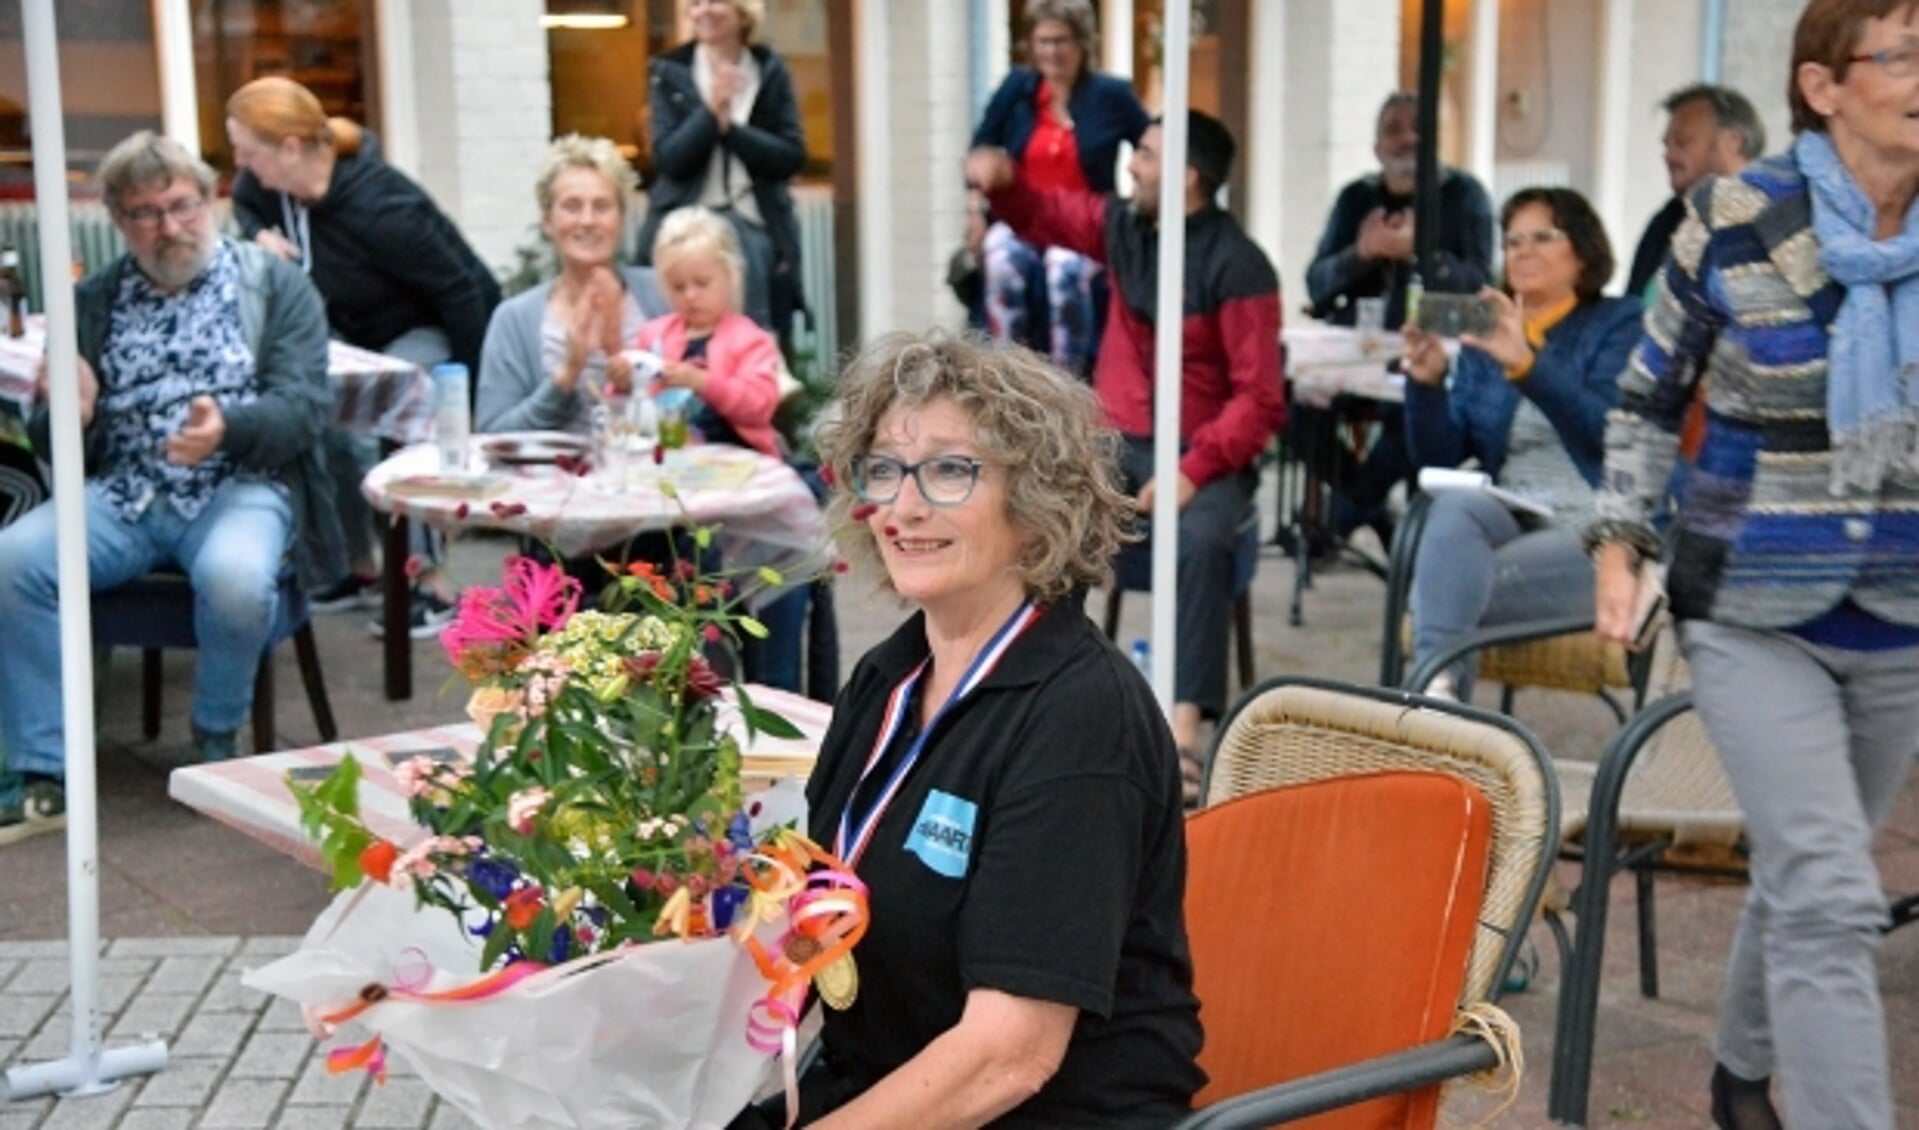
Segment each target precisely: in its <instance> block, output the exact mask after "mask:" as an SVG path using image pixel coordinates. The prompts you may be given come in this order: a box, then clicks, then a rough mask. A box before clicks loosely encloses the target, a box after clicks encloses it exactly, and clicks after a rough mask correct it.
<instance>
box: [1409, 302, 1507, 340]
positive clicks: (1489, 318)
mask: <svg viewBox="0 0 1919 1130" xmlns="http://www.w3.org/2000/svg"><path fill="white" fill-rule="evenodd" d="M1413 324H1414V325H1416V326H1418V327H1419V328H1420V329H1422V330H1424V331H1426V332H1427V333H1429V334H1436V335H1438V336H1440V337H1458V336H1460V335H1461V334H1475V335H1478V336H1481V337H1483V336H1485V335H1487V334H1490V333H1492V332H1493V330H1494V328H1496V327H1497V326H1498V324H1499V311H1497V310H1495V309H1493V304H1492V303H1491V302H1489V301H1487V300H1486V299H1484V298H1481V297H1479V296H1478V295H1476V294H1435V293H1433V292H1432V291H1427V292H1426V293H1424V294H1422V295H1420V296H1419V313H1418V315H1417V317H1416V318H1415V319H1414V323H1413Z"/></svg>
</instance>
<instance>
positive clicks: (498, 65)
mask: <svg viewBox="0 0 1919 1130" xmlns="http://www.w3.org/2000/svg"><path fill="white" fill-rule="evenodd" d="M409 7H410V12H411V18H412V29H411V31H412V40H413V58H412V59H411V60H410V63H411V66H410V67H408V66H402V67H400V68H397V70H398V72H399V75H400V76H401V78H402V79H403V80H405V79H409V78H410V80H411V82H412V84H413V95H414V99H415V104H416V106H417V113H418V122H419V129H418V147H419V152H418V157H417V163H416V167H417V169H418V170H419V177H418V179H419V181H420V183H421V185H422V186H424V187H425V188H426V190H427V191H428V192H429V193H431V194H432V195H433V198H434V200H435V201H437V202H438V203H439V205H440V207H441V208H442V209H444V210H445V211H446V213H447V215H448V216H450V217H452V218H453V220H454V222H455V223H457V224H459V225H460V229H461V230H462V231H463V232H464V233H465V234H466V238H467V242H469V243H471V244H472V245H473V249H474V251H476V252H478V253H479V256H480V258H481V259H482V260H484V261H485V262H487V263H489V264H491V265H493V266H494V267H496V268H501V267H505V266H507V265H509V264H510V263H511V262H512V261H513V250H514V248H515V247H518V246H519V245H520V244H522V243H524V242H526V241H527V240H528V239H530V238H531V231H532V227H531V225H533V224H534V222H535V221H536V220H537V216H536V215H535V210H536V209H535V205H534V202H533V179H534V176H535V175H536V174H537V173H538V171H539V165H540V160H541V157H542V156H543V155H544V154H545V152H546V146H547V142H548V140H549V138H550V136H551V132H552V94H551V90H550V88H549V86H548V84H547V52H546V33H545V31H543V30H542V29H541V28H540V14H541V13H542V12H543V11H544V10H545V5H544V4H543V3H542V0H486V2H485V3H483V4H476V3H456V2H455V0H410V3H409Z"/></svg>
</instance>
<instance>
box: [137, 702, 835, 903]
mask: <svg viewBox="0 0 1919 1130" xmlns="http://www.w3.org/2000/svg"><path fill="white" fill-rule="evenodd" d="M747 693H748V694H749V695H751V696H752V699H753V705H755V706H757V707H760V708H761V709H765V710H771V711H773V712H775V713H777V714H779V715H781V716H782V717H784V718H785V719H786V720H787V721H789V722H791V723H793V725H794V726H796V727H798V728H799V730H800V732H801V733H802V734H803V735H804V736H803V737H801V738H796V739H780V738H771V737H767V736H765V735H761V736H760V737H759V738H757V739H755V740H754V741H753V743H752V744H750V745H748V746H747V747H746V749H745V754H744V757H743V762H744V774H745V777H746V779H747V782H748V784H749V786H753V785H765V784H767V783H769V782H774V781H779V780H791V779H795V778H799V779H804V778H805V776H806V775H807V774H808V773H809V772H811V771H812V768H813V759H814V758H815V757H816V756H818V753H819V743H820V741H821V739H822V738H824V737H825V736H826V726H827V723H828V722H830V721H831V720H832V715H833V708H832V707H830V706H828V705H827V704H825V703H822V702H814V701H813V700H812V699H808V698H801V697H800V696H798V695H795V694H789V693H787V692H785V691H778V690H774V689H773V688H771V687H758V686H749V687H748V688H747ZM732 694H733V692H732V691H731V690H730V689H729V690H727V691H726V692H724V695H725V697H726V698H727V702H728V705H727V706H725V707H723V708H722V709H721V725H723V726H726V727H727V728H728V729H731V730H733V732H735V733H741V732H742V731H741V730H740V729H739V725H740V723H739V712H738V710H737V709H735V708H734V707H733V706H732V705H731V704H732V702H733V701H734V699H733V698H732ZM479 744H480V731H479V727H477V726H475V725H473V724H472V723H471V722H461V723H457V724H452V725H446V726H436V727H430V728H428V729H424V730H409V731H407V732H405V733H400V734H385V735H381V736H379V737H372V738H360V739H356V740H354V741H347V742H334V743H332V744H330V745H317V746H309V747H308V748H305V749H294V750H287V751H285V752H281V753H269V754H263V755H261V756H258V757H243V758H236V759H235V760H232V761H220V762H213V763H211V764H207V765H191V766H187V767H186V768H183V769H175V770H174V771H173V773H172V775H171V776H170V777H169V778H168V781H167V793H168V795H169V796H171V797H172V798H173V799H174V800H177V801H179V802H180V803H181V804H184V805H186V806H187V807H188V808H191V809H193V810H194V811H196V812H200V813H202V814H204V815H207V816H211V817H212V818H214V819H215V820H218V821H220V822H221V823H222V824H226V825H228V826H229V827H231V828H234V829H236V830H237V831H240V832H243V833H245V834H246V835H248V836H251V837H252V838H254V839H256V840H258V841H260V842H261V843H264V844H266V845H267V846H268V847H270V848H273V849H274V850H275V851H278V852H282V853H284V854H286V855H289V856H292V857H293V858H295V859H298V860H299V861H301V862H302V863H305V864H307V865H308V866H310V867H316V868H317V867H320V866H321V861H320V854H319V852H318V850H317V849H315V848H314V846H313V845H312V844H311V843H310V842H309V841H308V840H307V838H306V836H305V835H304V834H303V833H302V832H301V831H300V810H299V807H298V805H296V804H295V803H294V800H293V796H292V794H291V793H289V792H288V791H287V773H288V771H289V770H301V769H314V768H318V769H327V770H330V769H331V768H332V767H333V766H334V765H337V764H338V763H339V761H340V758H341V757H342V756H344V755H345V754H347V753H351V754H353V756H354V757H355V759H357V760H358V761H359V762H360V768H361V770H362V771H363V775H362V776H361V778H360V811H361V813H362V815H363V816H364V817H365V818H366V822H367V824H368V826H369V827H371V828H372V829H373V830H374V831H375V832H377V833H379V834H380V835H382V836H385V837H387V838H388V839H391V840H393V841H394V842H395V843H398V844H402V845H405V844H410V843H411V842H412V841H414V840H415V839H418V838H419V836H420V835H421V831H420V829H419V827H418V826H417V825H415V824H414V823H413V820H412V818H411V817H409V816H408V814H407V798H406V793H405V792H404V791H403V790H402V788H401V786H400V782H399V779H398V778H397V777H396V776H395V775H394V773H393V767H394V766H395V765H396V764H398V763H399V762H402V761H404V760H406V756H405V755H406V754H407V753H408V752H409V751H424V750H431V749H453V750H455V751H457V752H458V753H459V754H460V755H461V756H471V755H472V753H473V751H474V750H475V749H476V748H478V746H479Z"/></svg>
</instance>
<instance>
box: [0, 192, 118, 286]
mask: <svg viewBox="0 0 1919 1130" xmlns="http://www.w3.org/2000/svg"><path fill="white" fill-rule="evenodd" d="M67 208H68V212H67V217H68V224H67V227H68V230H69V231H70V232H71V233H72V239H73V258H74V260H75V261H76V262H78V263H80V264H81V265H82V266H83V267H84V268H85V269H86V270H89V271H92V270H96V269H98V268H100V267H104V266H106V265H107V264H108V263H111V262H112V261H113V260H114V259H116V258H118V257H119V256H120V254H121V253H122V252H124V251H126V249H127V245H126V241H125V240H123V239H121V238H120V231H119V229H118V228H116V227H114V226H113V221H112V220H111V219H110V218H108V216H107V208H106V205H104V204H102V203H100V202H99V201H97V200H75V201H72V202H70V203H69V204H68V205H67ZM38 214H39V213H38V210H37V209H36V208H35V207H34V206H33V204H32V203H31V202H27V201H15V202H8V203H4V204H0V246H6V245H8V244H11V245H13V246H14V247H16V248H19V250H20V273H21V275H23V276H24V277H25V279H26V284H27V304H28V305H29V306H30V307H32V308H33V309H34V310H45V309H46V304H45V303H44V302H43V301H42V299H41V294H42V291H41V289H40V288H41V279H40V228H39V222H38V220H37V219H36V217H37V216H38Z"/></svg>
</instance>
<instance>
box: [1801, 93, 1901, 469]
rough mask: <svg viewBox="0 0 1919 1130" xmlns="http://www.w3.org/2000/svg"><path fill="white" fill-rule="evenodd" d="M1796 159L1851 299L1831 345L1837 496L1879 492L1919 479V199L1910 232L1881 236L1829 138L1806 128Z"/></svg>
mask: <svg viewBox="0 0 1919 1130" xmlns="http://www.w3.org/2000/svg"><path fill="white" fill-rule="evenodd" d="M1793 156H1794V157H1795V158H1797V159H1798V162H1799V170H1800V172H1802V173H1803V174H1805V177H1806V183H1807V184H1808V185H1809V186H1810V187H1811V189H1812V230H1813V234H1814V235H1815V236H1817V237H1818V239H1819V264H1820V266H1822V267H1824V268H1825V269H1826V273H1827V274H1828V275H1831V276H1832V279H1833V281H1834V282H1837V283H1839V284H1840V285H1841V286H1843V287H1845V288H1846V297H1845V300H1844V301H1843V302H1841V303H1840V305H1839V313H1838V316H1837V317H1836V318H1834V319H1833V323H1832V331H1831V338H1830V344H1829V345H1828V346H1827V360H1828V363H1829V370H1828V376H1827V382H1826V427H1827V429H1828V430H1829V431H1830V432H1831V435H1832V482H1831V487H1832V493H1833V494H1834V495H1835V496H1841V497H1843V496H1844V495H1846V494H1849V493H1852V492H1854V491H1863V492H1865V493H1868V494H1876V493H1878V491H1879V486H1880V483H1881V482H1882V481H1883V480H1884V479H1885V478H1886V476H1887V475H1888V474H1891V475H1896V476H1898V477H1900V478H1903V479H1910V478H1912V477H1913V476H1916V475H1919V201H1915V202H1914V203H1913V206H1912V207H1910V208H1908V209H1907V211H1906V224H1905V228H1904V230H1902V231H1901V232H1900V233H1899V234H1898V235H1896V236H1893V237H1892V238H1891V239H1884V240H1875V239H1873V237H1872V233H1873V229H1874V226H1875V212H1874V210H1873V206H1872V203H1871V202H1870V201H1868V200H1867V199H1866V194H1865V193H1864V192H1862V191H1860V188H1859V185H1858V183H1857V182H1856V181H1854V180H1853V179H1852V174H1851V173H1850V172H1848V171H1846V167H1845V165H1843V164H1841V163H1840V161H1839V155H1838V154H1837V153H1836V152H1834V151H1833V147H1832V139H1831V138H1829V137H1827V136H1826V135H1825V134H1824V133H1822V132H1819V131H1817V130H1806V131H1804V132H1803V133H1801V134H1800V135H1799V140H1798V141H1796V142H1794V144H1793Z"/></svg>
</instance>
